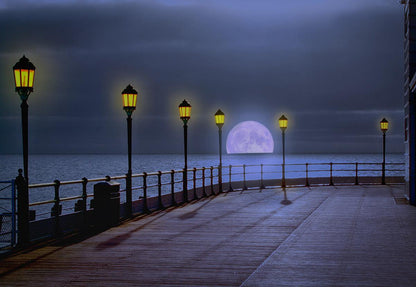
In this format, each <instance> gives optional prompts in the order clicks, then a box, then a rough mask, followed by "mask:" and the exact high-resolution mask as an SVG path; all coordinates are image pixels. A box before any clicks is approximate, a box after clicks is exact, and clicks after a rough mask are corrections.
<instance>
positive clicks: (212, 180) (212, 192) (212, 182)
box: [209, 166, 215, 195]
mask: <svg viewBox="0 0 416 287" xmlns="http://www.w3.org/2000/svg"><path fill="white" fill-rule="evenodd" d="M209 169H210V170H211V195H215V192H214V174H213V171H214V167H212V166H211V167H210V168H209Z"/></svg>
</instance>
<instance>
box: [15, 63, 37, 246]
mask: <svg viewBox="0 0 416 287" xmlns="http://www.w3.org/2000/svg"><path fill="white" fill-rule="evenodd" d="M35 69H36V68H35V66H34V65H33V64H32V63H31V62H30V61H29V59H28V58H26V57H25V56H23V57H22V58H21V59H20V60H19V62H17V63H16V65H14V66H13V74H14V83H15V87H16V92H17V93H18V94H19V96H20V100H21V101H22V103H21V105H20V109H21V112H22V138H23V172H24V173H23V174H24V180H23V182H21V181H22V176H21V174H20V175H19V176H18V179H19V182H20V188H19V190H18V192H19V193H18V214H19V221H18V230H19V244H21V245H24V244H26V243H27V242H29V238H30V236H29V172H28V170H29V168H28V109H29V106H28V104H27V99H28V98H29V95H30V93H31V92H33V82H34V78H35ZM19 173H21V171H19Z"/></svg>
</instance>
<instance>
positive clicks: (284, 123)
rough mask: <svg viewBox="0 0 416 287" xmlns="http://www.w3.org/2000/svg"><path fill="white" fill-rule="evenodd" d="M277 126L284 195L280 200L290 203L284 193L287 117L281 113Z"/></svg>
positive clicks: (283, 202)
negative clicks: (280, 135)
mask: <svg viewBox="0 0 416 287" xmlns="http://www.w3.org/2000/svg"><path fill="white" fill-rule="evenodd" d="M279 127H280V129H281V131H282V159H283V163H282V188H283V192H284V196H285V198H284V199H283V200H282V201H281V202H280V203H282V204H290V203H292V202H291V201H290V200H288V199H287V194H286V179H285V165H286V159H285V131H286V129H287V118H286V117H285V116H284V115H282V116H281V117H280V118H279Z"/></svg>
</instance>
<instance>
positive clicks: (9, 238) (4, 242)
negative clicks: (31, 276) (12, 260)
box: [0, 180, 16, 250]
mask: <svg viewBox="0 0 416 287" xmlns="http://www.w3.org/2000/svg"><path fill="white" fill-rule="evenodd" d="M14 245H16V190H15V181H14V180H9V181H0V250H1V249H4V248H9V247H13V246H14Z"/></svg>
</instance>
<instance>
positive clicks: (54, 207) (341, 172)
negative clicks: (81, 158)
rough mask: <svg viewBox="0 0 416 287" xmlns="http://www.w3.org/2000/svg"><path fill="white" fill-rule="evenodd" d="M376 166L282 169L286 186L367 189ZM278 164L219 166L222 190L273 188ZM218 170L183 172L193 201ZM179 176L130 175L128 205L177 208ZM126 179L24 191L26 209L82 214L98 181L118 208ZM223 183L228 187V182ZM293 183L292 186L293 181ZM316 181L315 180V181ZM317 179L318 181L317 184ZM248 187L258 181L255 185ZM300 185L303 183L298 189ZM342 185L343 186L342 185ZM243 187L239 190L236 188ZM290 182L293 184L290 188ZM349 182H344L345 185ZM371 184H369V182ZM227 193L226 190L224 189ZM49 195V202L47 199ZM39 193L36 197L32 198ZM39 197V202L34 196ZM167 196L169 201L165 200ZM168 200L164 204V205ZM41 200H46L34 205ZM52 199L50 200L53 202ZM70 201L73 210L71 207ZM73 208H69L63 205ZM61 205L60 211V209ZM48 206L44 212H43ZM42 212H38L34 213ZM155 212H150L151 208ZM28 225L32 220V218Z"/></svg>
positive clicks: (395, 169) (393, 167)
mask: <svg viewBox="0 0 416 287" xmlns="http://www.w3.org/2000/svg"><path fill="white" fill-rule="evenodd" d="M381 166H382V164H381V163H358V162H357V163H305V164H286V165H285V168H286V170H285V176H286V178H287V182H288V183H287V185H288V186H290V185H305V186H309V185H311V184H328V185H333V184H334V179H335V178H336V180H337V182H338V183H339V182H342V181H343V179H346V178H348V179H353V182H352V183H354V184H358V183H359V182H360V178H373V179H374V180H373V181H372V183H377V182H378V181H377V180H378V179H380V180H379V181H380V183H381ZM282 167H283V166H282V164H257V165H245V164H243V165H229V166H223V167H222V169H223V173H222V177H223V182H222V184H223V186H224V188H225V189H224V190H229V191H232V190H233V189H234V187H235V186H238V187H239V188H242V189H243V190H244V189H247V188H248V185H247V182H248V181H250V182H251V183H252V184H251V186H252V187H259V188H265V187H266V186H278V185H279V184H280V182H279V181H280V180H281V178H282V169H283V168H282ZM218 169H219V167H208V168H207V167H202V168H192V169H188V170H187V172H188V183H187V184H188V192H189V195H190V198H191V199H192V200H194V199H198V198H200V197H206V196H209V195H214V194H216V193H218V184H219V182H218V180H219V179H218ZM183 172H184V171H183V170H171V171H157V172H150V173H146V172H143V173H139V174H133V175H132V192H133V196H132V198H133V201H137V200H141V202H142V204H143V208H142V209H143V211H146V212H148V211H149V210H150V209H151V208H150V207H149V206H148V200H149V198H156V200H157V205H158V206H157V209H161V208H165V205H176V204H178V202H182V200H183V196H182V197H181V196H180V192H181V191H182V183H183V181H182V177H183ZM403 174H404V163H387V164H386V175H387V176H399V177H400V176H403ZM126 178H127V176H126V175H122V176H105V177H102V178H93V179H87V178H83V179H81V180H74V181H59V180H55V181H54V182H53V183H42V184H31V185H29V189H30V195H31V197H32V198H33V197H36V198H37V199H38V200H35V201H33V200H31V201H30V202H31V203H30V204H29V206H30V208H32V209H36V213H37V214H36V217H37V218H47V217H49V216H47V215H48V214H50V217H59V215H61V214H66V213H71V212H86V210H87V209H88V199H89V198H91V197H93V192H92V189H93V185H92V184H93V183H97V182H100V181H112V180H116V181H120V180H121V181H122V182H121V190H120V193H121V202H122V203H123V202H125V186H126V184H125V182H126ZM227 179H228V181H227ZM295 179H296V180H295ZM314 179H315V180H314ZM316 179H319V180H318V181H317V180H316ZM253 181H258V182H257V183H256V182H254V185H253ZM301 181H302V183H300V182H301ZM344 181H345V180H344ZM237 182H240V183H241V182H242V186H240V185H236V184H235V183H237ZM291 182H292V184H291ZM347 182H348V181H347ZM368 183H370V182H368ZM227 187H228V189H227ZM51 190H53V196H51V194H50V193H51ZM37 193H38V194H37ZM37 195H39V196H37ZM168 195H169V196H168ZM168 197H169V200H168ZM39 198H40V199H43V198H44V199H45V200H39ZM52 198H53V199H52ZM74 201H76V202H75V204H74ZM69 202H72V205H70V204H68V203H69ZM61 205H62V206H61ZM46 206H48V207H49V208H45V207H46ZM39 207H41V208H39ZM153 208H154V207H153ZM32 219H33V215H32Z"/></svg>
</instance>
